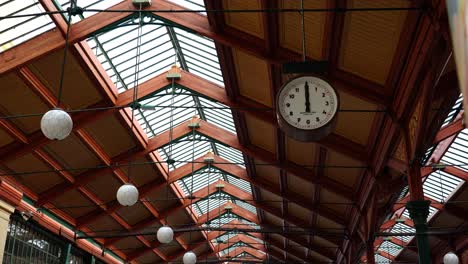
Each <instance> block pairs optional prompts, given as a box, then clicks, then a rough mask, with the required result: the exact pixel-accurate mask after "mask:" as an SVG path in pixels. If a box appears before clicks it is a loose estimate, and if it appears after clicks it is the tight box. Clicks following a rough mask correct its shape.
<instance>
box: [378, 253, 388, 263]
mask: <svg viewBox="0 0 468 264" xmlns="http://www.w3.org/2000/svg"><path fill="white" fill-rule="evenodd" d="M375 263H378V264H383V263H392V261H391V260H389V259H388V258H386V257H383V256H381V255H379V254H376V255H375Z"/></svg>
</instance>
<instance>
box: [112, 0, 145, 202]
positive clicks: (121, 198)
mask: <svg viewBox="0 0 468 264" xmlns="http://www.w3.org/2000/svg"><path fill="white" fill-rule="evenodd" d="M141 9H142V5H141V4H140V7H139V13H138V28H137V39H136V41H137V45H136V56H135V74H134V80H133V84H134V85H133V98H132V99H133V102H132V104H131V108H132V111H131V124H130V133H133V129H134V127H135V110H136V109H138V108H139V106H138V83H139V72H140V48H141V47H140V46H141V35H142V32H143V25H142V23H143V19H142V16H141V14H142V13H141ZM131 177H132V157H130V159H129V161H128V170H127V183H125V184H124V185H122V186H120V188H119V189H118V190H117V201H118V202H119V203H120V204H121V205H123V206H132V205H134V204H135V203H136V202H138V199H139V192H138V189H137V188H136V187H135V185H133V184H132V183H131V181H132V178H131Z"/></svg>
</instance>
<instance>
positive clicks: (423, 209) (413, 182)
mask: <svg viewBox="0 0 468 264" xmlns="http://www.w3.org/2000/svg"><path fill="white" fill-rule="evenodd" d="M408 187H409V191H410V197H411V201H409V202H408V203H406V209H408V211H409V214H410V217H411V219H412V220H413V222H414V227H415V229H416V240H417V243H418V254H419V263H420V264H431V248H430V246H429V239H428V237H427V217H428V215H429V205H430V203H431V202H430V201H426V200H424V190H423V183H422V178H421V166H420V164H419V162H411V163H410V164H409V166H408Z"/></svg>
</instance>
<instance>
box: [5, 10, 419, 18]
mask: <svg viewBox="0 0 468 264" xmlns="http://www.w3.org/2000/svg"><path fill="white" fill-rule="evenodd" d="M425 10H427V8H425V7H379V8H373V7H362V8H341V7H336V8H304V9H300V8H285V9H208V10H204V9H198V10H188V9H183V10H174V9H144V10H142V11H139V10H132V9H119V10H109V9H95V8H89V9H88V8H80V12H83V13H86V12H90V13H91V12H92V13H138V12H152V13H298V12H305V13H347V12H391V11H425ZM67 13H68V11H67V10H63V11H48V12H37V13H32V14H18V15H9V16H0V21H1V20H3V19H9V18H22V17H31V16H44V15H54V14H67Z"/></svg>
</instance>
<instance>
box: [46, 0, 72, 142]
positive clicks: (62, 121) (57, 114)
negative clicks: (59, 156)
mask: <svg viewBox="0 0 468 264" xmlns="http://www.w3.org/2000/svg"><path fill="white" fill-rule="evenodd" d="M76 9H77V1H76V0H72V1H71V4H70V7H69V8H68V9H67V14H68V16H67V19H66V22H67V32H66V33H65V48H64V50H63V60H62V66H61V71H60V79H59V86H58V92H57V104H56V106H55V109H52V110H49V111H48V112H47V113H45V114H44V115H43V116H42V119H41V130H42V133H43V134H44V136H45V137H47V138H48V139H52V140H62V139H65V138H66V137H68V135H70V133H71V131H72V129H73V120H72V118H71V117H70V115H69V114H68V113H67V112H65V111H64V110H62V108H61V107H62V106H61V104H62V102H61V99H62V91H63V83H64V80H65V67H66V65H67V57H68V46H69V36H70V28H71V18H72V15H73V12H72V11H73V10H76Z"/></svg>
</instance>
